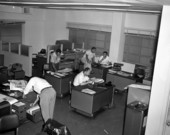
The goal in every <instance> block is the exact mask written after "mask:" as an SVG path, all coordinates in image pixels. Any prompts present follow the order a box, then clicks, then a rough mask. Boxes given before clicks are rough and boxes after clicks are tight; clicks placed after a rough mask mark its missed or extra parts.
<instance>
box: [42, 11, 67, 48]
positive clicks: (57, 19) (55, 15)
mask: <svg viewBox="0 0 170 135" xmlns="http://www.w3.org/2000/svg"><path fill="white" fill-rule="evenodd" d="M65 14H66V11H63V10H45V15H44V31H43V32H44V45H54V44H55V42H56V40H61V39H68V30H67V29H66V17H65Z"/></svg>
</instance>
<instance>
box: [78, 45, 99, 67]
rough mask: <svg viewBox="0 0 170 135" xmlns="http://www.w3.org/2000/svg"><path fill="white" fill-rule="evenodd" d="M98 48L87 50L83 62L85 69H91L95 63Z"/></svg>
mask: <svg viewBox="0 0 170 135" xmlns="http://www.w3.org/2000/svg"><path fill="white" fill-rule="evenodd" d="M95 52H96V47H92V48H91V50H87V51H86V52H85V54H84V55H83V57H82V59H81V62H82V63H83V64H84V68H86V67H89V68H90V69H91V64H92V63H93V62H94V59H95V57H96V54H95Z"/></svg>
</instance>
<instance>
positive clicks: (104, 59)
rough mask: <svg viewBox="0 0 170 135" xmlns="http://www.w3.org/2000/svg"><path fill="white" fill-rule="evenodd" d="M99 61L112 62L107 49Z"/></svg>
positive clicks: (103, 62) (101, 62)
mask: <svg viewBox="0 0 170 135" xmlns="http://www.w3.org/2000/svg"><path fill="white" fill-rule="evenodd" d="M99 63H100V64H103V65H110V64H111V61H110V58H109V56H108V52H106V51H104V52H103V55H102V56H101V57H100V58H99Z"/></svg>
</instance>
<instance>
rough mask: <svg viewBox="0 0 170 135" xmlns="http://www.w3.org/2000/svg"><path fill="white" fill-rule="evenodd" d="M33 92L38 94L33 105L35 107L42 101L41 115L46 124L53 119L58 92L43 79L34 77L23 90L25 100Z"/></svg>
mask: <svg viewBox="0 0 170 135" xmlns="http://www.w3.org/2000/svg"><path fill="white" fill-rule="evenodd" d="M31 91H34V92H36V93H37V99H36V100H35V102H34V103H33V104H32V105H33V106H34V105H35V104H36V103H37V102H38V101H39V100H40V107H41V113H42V116H43V119H44V122H46V121H47V120H48V119H53V113H54V107H55V100H56V91H55V90H54V88H53V87H52V85H51V84H49V83H48V82H47V81H46V80H45V79H43V78H39V77H32V78H31V79H30V80H29V82H28V84H27V85H26V87H25V89H24V90H23V98H24V97H25V95H27V94H28V93H29V92H31Z"/></svg>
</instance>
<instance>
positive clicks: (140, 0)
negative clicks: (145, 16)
mask: <svg viewBox="0 0 170 135" xmlns="http://www.w3.org/2000/svg"><path fill="white" fill-rule="evenodd" d="M0 4H2V5H11V6H21V7H32V8H45V9H60V10H105V11H122V12H142V13H153V14H160V13H161V11H162V6H163V5H170V0H0Z"/></svg>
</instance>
